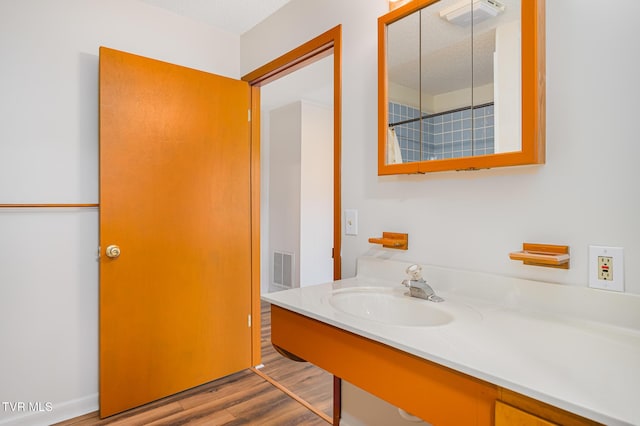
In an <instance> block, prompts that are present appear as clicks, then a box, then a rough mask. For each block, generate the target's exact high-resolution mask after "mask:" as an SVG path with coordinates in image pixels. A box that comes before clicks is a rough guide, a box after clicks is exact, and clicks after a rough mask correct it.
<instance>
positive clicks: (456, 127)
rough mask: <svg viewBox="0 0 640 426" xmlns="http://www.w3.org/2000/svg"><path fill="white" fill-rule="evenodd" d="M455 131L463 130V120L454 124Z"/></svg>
mask: <svg viewBox="0 0 640 426" xmlns="http://www.w3.org/2000/svg"><path fill="white" fill-rule="evenodd" d="M451 128H452V129H453V130H462V120H456V121H454V122H453V123H452V127H451Z"/></svg>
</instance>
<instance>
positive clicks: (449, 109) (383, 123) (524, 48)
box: [378, 0, 545, 175]
mask: <svg viewBox="0 0 640 426" xmlns="http://www.w3.org/2000/svg"><path fill="white" fill-rule="evenodd" d="M544 27H545V24H544V0H413V1H410V2H409V3H407V4H405V5H404V6H401V7H399V8H397V9H394V10H393V11H391V12H389V13H387V14H386V15H384V16H381V17H380V18H379V19H378V175H392V174H411V173H428V172H438V171H447V170H475V169H486V168H493V167H503V166H516V165H526V164H541V163H544V161H545V122H544V116H545V54H544V46H545V41H544Z"/></svg>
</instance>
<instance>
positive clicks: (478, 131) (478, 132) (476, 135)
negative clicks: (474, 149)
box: [473, 129, 484, 139]
mask: <svg viewBox="0 0 640 426" xmlns="http://www.w3.org/2000/svg"><path fill="white" fill-rule="evenodd" d="M473 137H474V138H475V139H484V129H476V130H474V132H473Z"/></svg>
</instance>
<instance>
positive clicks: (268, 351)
mask: <svg viewBox="0 0 640 426" xmlns="http://www.w3.org/2000/svg"><path fill="white" fill-rule="evenodd" d="M261 316H262V321H261V322H262V332H261V345H262V364H264V367H263V368H261V369H260V371H261V372H262V373H264V374H266V375H267V376H269V377H271V378H272V379H274V380H275V381H277V382H278V383H280V384H281V385H282V386H284V387H286V388H287V389H289V390H290V391H291V392H293V393H295V394H296V395H298V396H299V397H301V398H302V399H304V400H305V401H307V402H308V403H309V404H311V405H313V406H314V407H315V408H316V409H317V410H320V411H322V412H323V413H325V414H326V415H327V416H329V418H332V417H333V375H331V374H329V373H327V372H326V371H324V370H322V369H320V368H318V367H316V366H315V365H313V364H310V363H308V362H296V361H292V360H290V359H287V358H285V357H283V356H282V355H280V354H279V353H278V352H276V351H275V349H273V346H272V345H271V310H270V304H268V303H265V302H263V303H262V305H261Z"/></svg>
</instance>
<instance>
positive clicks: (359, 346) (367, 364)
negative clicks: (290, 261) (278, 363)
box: [271, 306, 498, 426]
mask: <svg viewBox="0 0 640 426" xmlns="http://www.w3.org/2000/svg"><path fill="white" fill-rule="evenodd" d="M271 326H272V329H271V333H272V334H271V340H272V342H273V343H274V344H276V345H278V346H280V347H282V348H284V349H286V350H288V351H290V352H292V353H293V354H295V355H297V356H299V357H302V358H304V359H306V360H307V361H309V362H311V363H313V364H315V365H317V366H319V367H320V368H323V369H324V370H327V371H329V372H330V373H332V374H334V375H336V376H338V377H340V378H342V379H344V380H347V381H348V382H350V383H352V384H354V385H356V386H358V387H360V388H362V389H364V390H366V391H367V392H370V393H372V394H373V395H376V396H378V397H380V398H382V399H384V400H385V401H388V402H390V403H391V404H394V405H396V406H398V407H400V408H403V409H405V410H407V411H408V412H410V413H412V414H414V415H416V416H419V417H421V418H423V419H424V420H426V421H427V422H430V423H432V424H436V425H438V426H441V425H444V426H446V425H452V426H454V425H455V426H457V425H487V426H488V425H493V422H494V403H495V400H496V397H497V394H498V390H497V387H496V386H494V385H491V384H489V383H486V382H483V381H480V380H477V379H475V378H473V377H470V376H467V375H464V374H461V373H458V372H456V371H454V370H451V369H448V368H445V367H442V366H440V365H437V364H435V363H432V362H429V361H427V360H424V359H421V358H418V357H416V356H413V355H410V354H408V353H406V352H403V351H400V350H397V349H394V348H392V347H390V346H387V345H384V344H381V343H378V342H375V341H373V340H370V339H367V338H364V337H361V336H358V335H355V334H353V333H349V332H347V331H344V330H341V329H339V328H336V327H333V326H330V325H328V324H325V323H322V322H320V321H316V320H313V319H311V318H308V317H305V316H303V315H299V314H296V313H294V312H291V311H288V310H286V309H283V308H280V307H278V306H272V311H271Z"/></svg>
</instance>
